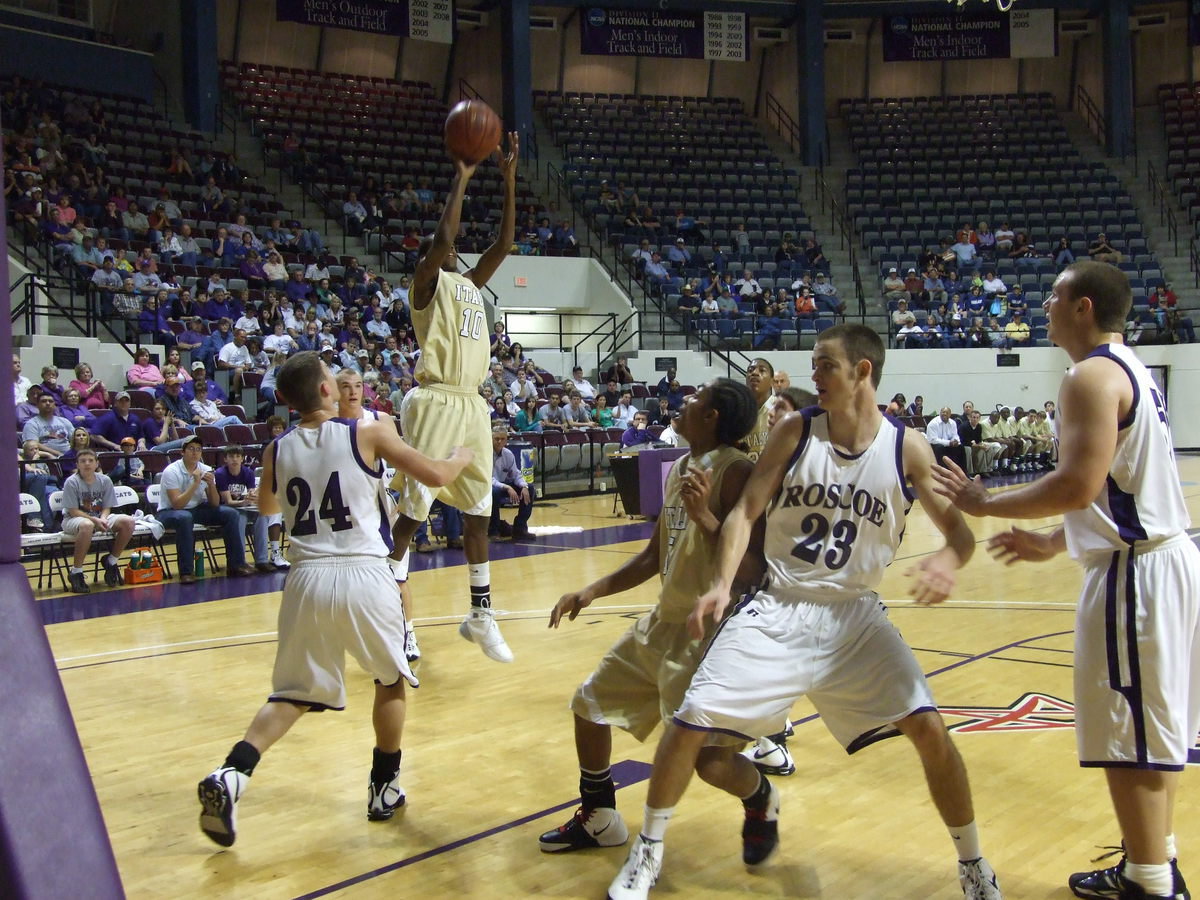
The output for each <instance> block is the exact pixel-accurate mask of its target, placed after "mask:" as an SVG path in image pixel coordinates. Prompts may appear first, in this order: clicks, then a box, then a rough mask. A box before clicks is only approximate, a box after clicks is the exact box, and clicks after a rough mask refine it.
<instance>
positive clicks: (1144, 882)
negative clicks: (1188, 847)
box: [1125, 860, 1175, 897]
mask: <svg viewBox="0 0 1200 900" xmlns="http://www.w3.org/2000/svg"><path fill="white" fill-rule="evenodd" d="M1125 877H1126V878H1128V879H1129V880H1130V881H1133V882H1135V883H1137V884H1140V885H1141V886H1142V889H1143V890H1144V891H1145V892H1146V893H1147V894H1150V895H1151V896H1152V897H1171V896H1174V889H1175V879H1174V877H1173V876H1172V875H1171V864H1170V863H1163V864H1162V865H1160V866H1143V865H1140V864H1138V863H1131V862H1129V861H1128V860H1126V861H1125Z"/></svg>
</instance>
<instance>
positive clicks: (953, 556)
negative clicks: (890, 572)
mask: <svg viewBox="0 0 1200 900" xmlns="http://www.w3.org/2000/svg"><path fill="white" fill-rule="evenodd" d="M933 468H934V457H933V450H932V449H931V448H930V446H929V442H928V441H927V440H925V438H923V437H922V436H921V435H920V434H918V433H917V432H916V431H914V430H913V429H911V428H909V429H907V430H906V431H905V432H904V474H905V475H907V476H908V480H909V481H910V482H912V486H913V492H914V493H915V494H916V495H917V499H918V500H919V501H921V506H922V508H924V510H925V512H926V514H927V515H928V516H929V518H930V520H931V521H932V522H933V524H934V527H936V528H937V530H938V531H940V532H941V533H942V537H944V538H945V539H946V544H945V546H943V547H942V549H941V550H938V551H937V552H936V553H933V554H931V555H930V556H926V557H924V558H923V559H921V560H920V561H919V562H917V564H916V565H914V566H913V567H912V568H910V569H909V570H908V572H907V573H906V574H907V575H908V576H909V577H911V578H912V579H913V582H912V585H911V587H910V588H909V594H910V595H911V596H912V597H913V599H914V600H916V602H917V603H920V604H922V605H928V604H932V603H941V602H942V601H943V600H945V599H946V598H947V597H949V596H950V593H951V592H952V591H953V590H954V584H955V582H956V580H957V577H958V576H957V572H958V570H959V569H960V568H962V567H963V566H964V565H966V564H967V560H969V559H970V558H971V556H972V555H973V554H974V553H975V535H974V534H973V533H972V532H971V529H970V528H969V527H968V526H967V523H966V520H964V519H963V517H962V513H960V512H959V511H958V510H957V509H956V508H955V507H954V505H953V504H952V503H951V502H950V501H949V500H948V499H947V498H946V497H943V496H941V495H940V494H938V492H937V490H936V488H935V482H934V480H933Z"/></svg>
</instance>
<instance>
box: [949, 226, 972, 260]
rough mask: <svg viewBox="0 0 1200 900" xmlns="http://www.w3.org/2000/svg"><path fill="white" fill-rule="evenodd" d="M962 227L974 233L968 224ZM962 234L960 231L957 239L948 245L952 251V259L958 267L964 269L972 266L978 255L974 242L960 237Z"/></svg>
mask: <svg viewBox="0 0 1200 900" xmlns="http://www.w3.org/2000/svg"><path fill="white" fill-rule="evenodd" d="M964 227H965V228H966V229H967V230H968V231H970V233H971V234H972V235H973V234H974V233H975V231H974V229H972V228H971V227H970V225H966V226H964ZM962 234H963V232H962V231H960V232H959V238H958V240H956V241H955V242H954V243H953V244H951V245H950V250H951V252H953V253H954V261H955V264H956V265H957V266H958V268H959V269H966V268H969V267H972V266H974V264H975V259H976V258H977V256H978V251H977V250H976V247H975V244H974V243H972V242H971V240H969V239H968V240H963V239H962Z"/></svg>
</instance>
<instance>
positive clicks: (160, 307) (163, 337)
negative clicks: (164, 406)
mask: <svg viewBox="0 0 1200 900" xmlns="http://www.w3.org/2000/svg"><path fill="white" fill-rule="evenodd" d="M168 304H169V301H168V300H167V292H166V291H159V292H158V293H157V295H148V296H147V297H146V299H145V300H144V301H143V303H142V311H141V312H140V313H139V314H138V334H148V335H152V336H153V338H154V343H156V344H159V345H161V346H164V347H173V346H175V332H174V331H172V330H171V325H170V323H169V322H168V321H167V306H168ZM158 383H159V384H161V383H162V382H161V381H160V382H158Z"/></svg>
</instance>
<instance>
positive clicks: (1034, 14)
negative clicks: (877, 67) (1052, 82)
mask: <svg viewBox="0 0 1200 900" xmlns="http://www.w3.org/2000/svg"><path fill="white" fill-rule="evenodd" d="M1057 55H1058V13H1057V11H1056V10H1053V9H1016V8H1014V9H1013V10H1012V11H1011V12H1007V13H1002V12H996V11H987V12H971V13H956V12H951V13H937V14H934V15H928V16H884V18H883V59H884V62H930V61H941V60H950V59H1021V58H1025V57H1034V56H1057Z"/></svg>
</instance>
